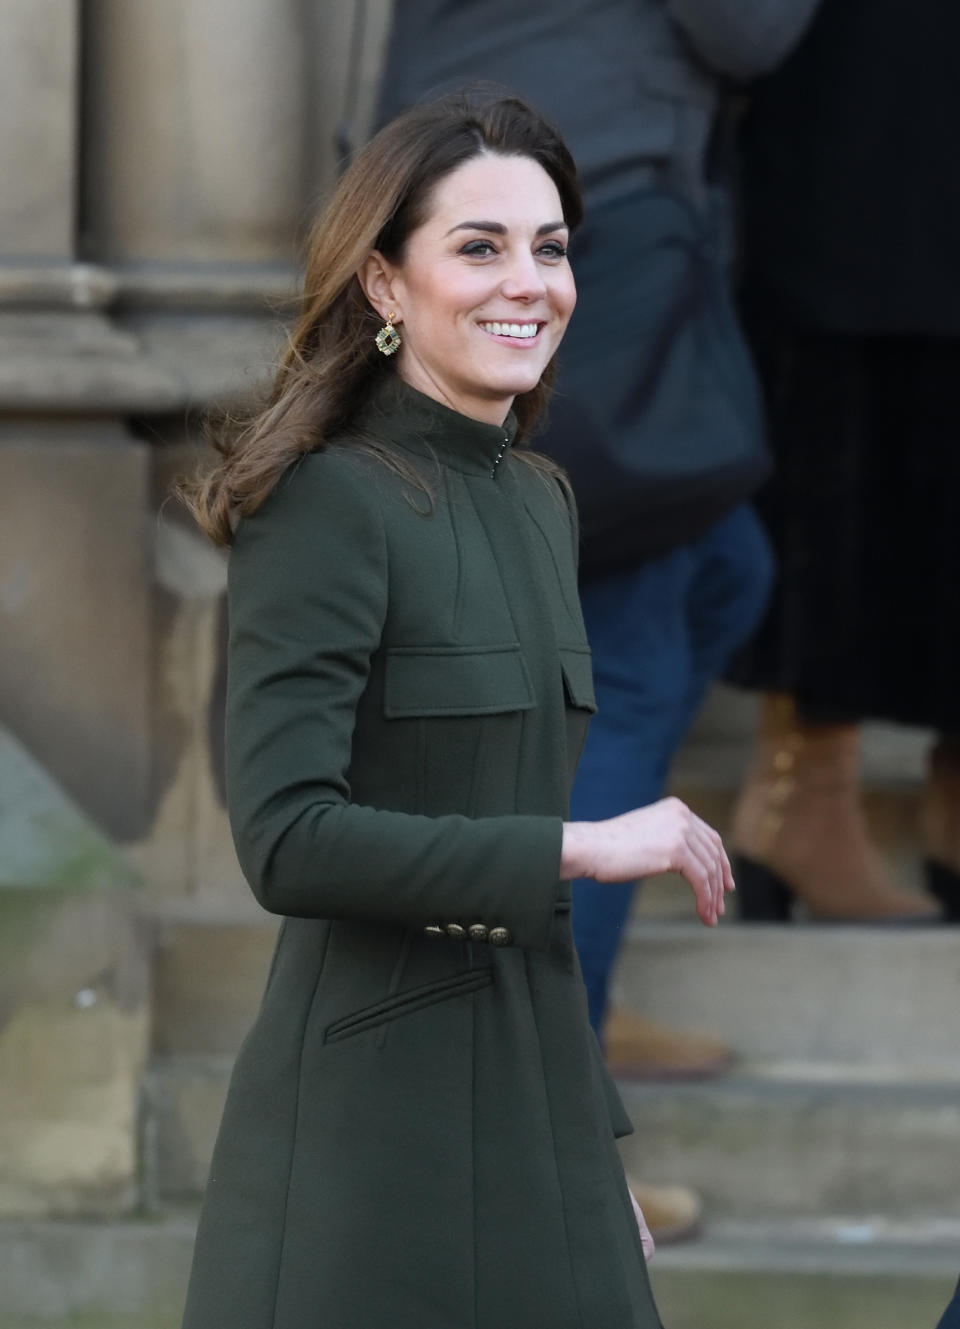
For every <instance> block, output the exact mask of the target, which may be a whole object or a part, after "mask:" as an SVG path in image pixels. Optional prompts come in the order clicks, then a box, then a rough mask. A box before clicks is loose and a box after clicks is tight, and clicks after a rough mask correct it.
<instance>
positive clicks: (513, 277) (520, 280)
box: [501, 253, 547, 302]
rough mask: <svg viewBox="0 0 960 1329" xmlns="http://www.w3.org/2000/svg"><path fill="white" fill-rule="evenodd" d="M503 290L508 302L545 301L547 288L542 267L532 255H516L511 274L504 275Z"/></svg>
mask: <svg viewBox="0 0 960 1329" xmlns="http://www.w3.org/2000/svg"><path fill="white" fill-rule="evenodd" d="M501 289H502V291H503V294H504V296H505V297H506V298H507V299H508V300H523V301H526V302H531V301H534V300H542V299H543V297H544V295H545V294H546V290H547V287H546V283H545V281H544V279H543V273H542V271H541V269H540V266H539V264H538V263H537V261H536V259H535V258H534V256H533V255H532V254H529V253H524V254H518V255H516V257H515V258H514V259H513V260H512V262H511V264H510V270H509V272H507V273H506V274H505V275H504V279H503V283H502V286H501Z"/></svg>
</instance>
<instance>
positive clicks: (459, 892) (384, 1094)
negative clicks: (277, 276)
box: [184, 370, 660, 1329]
mask: <svg viewBox="0 0 960 1329" xmlns="http://www.w3.org/2000/svg"><path fill="white" fill-rule="evenodd" d="M385 374H389V378H388V379H387V382H386V385H385V386H384V388H383V389H382V390H381V391H380V393H379V394H378V395H377V396H376V397H375V399H374V401H373V402H372V403H371V404H370V405H369V406H368V408H367V410H366V411H365V413H364V416H363V417H362V419H361V422H360V423H359V425H358V427H357V430H356V431H355V432H356V433H357V434H358V436H359V435H362V433H363V432H364V431H366V432H367V433H368V434H369V433H372V434H374V435H375V436H376V437H377V438H379V439H380V440H381V441H383V442H386V443H388V444H389V445H390V446H391V447H392V448H394V449H395V450H396V454H397V456H398V457H399V458H401V459H403V460H404V461H405V462H406V463H407V464H408V465H410V464H412V465H414V466H415V467H417V468H418V470H419V471H420V472H421V473H422V475H423V476H424V478H425V479H426V481H427V482H428V484H429V485H430V486H431V488H432V490H433V502H432V509H431V510H430V511H429V512H426V511H425V509H426V508H427V503H426V502H425V500H424V497H423V495H422V494H419V493H418V492H417V490H416V489H415V488H414V487H413V486H411V484H409V483H408V482H405V481H404V480H403V479H402V478H401V477H399V476H398V475H397V474H396V473H395V472H394V471H392V470H391V469H389V468H388V467H386V466H385V465H384V464H383V463H382V461H380V460H378V459H376V458H375V457H372V456H370V455H369V454H368V453H364V452H363V451H361V450H358V449H357V448H355V447H353V446H351V440H343V441H342V442H341V443H337V444H334V445H333V446H331V447H329V448H328V449H326V450H325V451H323V452H320V453H315V454H312V455H310V456H308V457H306V458H305V459H304V460H303V461H302V462H301V463H300V464H299V465H298V466H297V467H296V468H294V469H293V470H292V471H291V472H290V473H288V475H287V476H286V477H285V478H284V479H283V481H282V482H281V484H280V485H279V486H278V488H277V490H276V491H275V492H274V494H273V495H272V496H271V497H270V499H269V500H268V501H267V503H266V504H265V505H264V506H263V507H262V508H261V510H260V511H259V512H258V513H257V514H256V515H255V516H253V517H251V518H248V519H247V520H245V521H243V522H242V523H241V525H240V529H239V531H238V534H237V538H236V543H235V546H234V549H233V552H232V554H231V559H230V660H229V666H230V668H229V690H228V716H227V748H228V751H227V772H228V792H229V803H230V814H231V819H232V824H233V828H234V834H235V838H236V842H237V849H238V853H239V857H240V861H241V864H242V866H243V869H244V872H245V873H246V876H247V878H248V880H249V881H250V884H251V886H252V888H253V890H254V892H255V893H256V895H257V897H258V899H259V900H260V901H261V903H262V904H263V905H264V906H265V907H266V908H267V909H270V910H274V911H276V912H277V913H280V914H284V915H286V916H287V918H286V920H285V922H284V925H283V930H282V933H281V936H280V940H279V943H278V946H277V951H276V956H275V959H274V963H273V967H272V970H271V973H270V977H269V979H268V982H267V989H266V993H265V996H264V1000H263V1006H262V1009H261V1011H260V1015H259V1017H258V1019H257V1022H256V1024H255V1026H254V1028H253V1030H252V1031H251V1033H250V1034H249V1036H248V1038H247V1040H246V1042H245V1044H244V1046H243V1049H242V1051H241V1053H240V1056H239V1059H238V1062H237V1066H236V1070H235V1072H234V1077H233V1081H232V1085H231V1089H230V1095H229V1099H228V1102H227V1107H226V1111H225V1114H224V1119H223V1124H222V1127H221V1131H220V1137H219V1140H218V1143H217V1148H216V1151H215V1154H214V1159H213V1165H212V1170H211V1175H210V1181H209V1185H208V1189H207V1196H206V1201H205V1205H204V1212H203V1216H202V1220H201V1225H200V1233H199V1236H198V1240H197V1249H196V1255H195V1260H194V1270H193V1276H192V1279H191V1285H190V1293H189V1297H188V1306H187V1312H186V1318H185V1321H184V1324H185V1326H186V1327H187V1329H655V1326H658V1325H659V1323H660V1322H659V1319H658V1318H657V1314H656V1311H655V1309H654V1306H653V1302H652V1299H651V1296H650V1291H649V1287H648V1283H647V1275H646V1267H645V1264H644V1260H643V1255H642V1252H641V1248H640V1243H639V1239H638V1236H637V1232H636V1226H635V1224H634V1220H633V1215H632V1213H631V1209H630V1202H629V1197H628V1194H627V1190H626V1186H625V1183H624V1180H623V1173H622V1169H621V1166H620V1162H619V1158H618V1155H617V1150H616V1146H615V1143H614V1136H615V1135H618V1134H626V1133H627V1132H628V1131H629V1130H630V1123H629V1121H628V1119H627V1118H626V1116H625V1114H624V1111H623V1108H622V1106H621V1104H620V1101H619V1098H618V1097H617V1094H616V1091H615V1090H614V1088H613V1086H612V1085H611V1084H610V1082H609V1080H608V1079H607V1077H606V1073H605V1071H604V1069H603V1066H602V1062H601V1060H600V1056H599V1052H598V1050H597V1046H596V1041H595V1039H594V1038H593V1035H592V1033H591V1032H590V1029H589V1027H588V1024H587V1018H586V1008H585V1001H584V995H583V991H582V985H581V981H580V977H579V971H578V967H577V963H576V959H575V955H574V951H573V944H572V939H571V930H570V916H569V909H570V903H569V902H570V894H569V887H568V885H567V884H565V883H560V882H559V881H558V865H559V858H560V841H561V825H562V819H563V817H564V815H565V813H566V810H567V797H568V791H569V787H570V782H571V777H572V774H573V769H574V766H575V764H576V760H577V757H578V755H579V752H580V748H581V745H582V742H583V738H584V734H585V731H586V726H587V721H588V716H589V712H590V711H591V710H592V709H593V695H592V687H591V674H590V656H589V652H588V649H587V645H586V642H585V639H584V632H583V623H582V620H581V616H580V609H579V605H578V601H577V593H576V577H575V567H574V565H575V537H574V531H573V522H572V520H571V515H570V511H569V508H568V506H567V504H566V501H565V499H564V497H563V495H562V492H561V490H560V487H559V485H558V484H557V483H556V482H555V481H554V480H553V479H551V478H549V477H545V476H544V475H543V474H542V473H541V472H538V471H537V470H536V469H534V468H533V467H532V466H531V465H530V464H529V463H528V462H525V461H523V460H522V459H519V458H518V457H517V456H516V455H514V454H513V453H512V452H511V451H510V447H509V444H510V443H511V441H512V433H513V421H512V418H511V419H510V420H508V422H507V427H506V428H498V427H495V426H489V425H484V424H480V423H478V422H476V421H473V420H468V419H466V418H464V417H463V416H460V415H458V414H455V413H454V412H452V411H450V410H447V409H446V408H445V407H443V406H440V405H438V404H437V403H435V402H433V401H431V400H430V399H428V398H426V397H423V396H421V395H420V394H419V393H415V392H413V391H412V390H411V389H409V388H407V387H405V386H404V385H402V384H400V383H399V382H397V381H395V380H394V377H393V373H392V371H391V370H385Z"/></svg>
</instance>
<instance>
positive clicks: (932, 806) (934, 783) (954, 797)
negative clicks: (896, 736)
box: [920, 734, 960, 923]
mask: <svg viewBox="0 0 960 1329" xmlns="http://www.w3.org/2000/svg"><path fill="white" fill-rule="evenodd" d="M920 825H921V834H922V836H923V846H924V852H925V855H926V858H925V862H924V868H925V871H926V878H927V888H928V889H929V891H930V893H931V894H932V895H934V896H935V897H936V898H937V899H938V900H939V901H940V903H941V904H942V905H943V907H944V910H945V913H946V917H947V919H948V920H949V921H950V922H951V923H957V922H960V734H947V735H945V736H944V737H942V738H941V739H940V740H939V741H938V742H937V743H936V745H935V746H934V748H933V750H932V752H931V753H930V768H929V773H928V777H927V784H926V788H925V789H924V791H923V803H922V805H921V813H920Z"/></svg>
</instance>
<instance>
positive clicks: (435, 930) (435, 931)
mask: <svg viewBox="0 0 960 1329" xmlns="http://www.w3.org/2000/svg"><path fill="white" fill-rule="evenodd" d="M423 930H424V932H425V933H426V935H427V936H428V937H442V936H443V935H444V931H443V928H441V927H438V926H437V925H436V923H433V924H431V925H430V927H428V928H424V929H423Z"/></svg>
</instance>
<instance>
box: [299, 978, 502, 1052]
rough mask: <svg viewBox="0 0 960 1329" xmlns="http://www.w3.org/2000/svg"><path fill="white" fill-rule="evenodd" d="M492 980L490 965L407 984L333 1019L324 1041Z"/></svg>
mask: <svg viewBox="0 0 960 1329" xmlns="http://www.w3.org/2000/svg"><path fill="white" fill-rule="evenodd" d="M492 982H493V970H492V969H491V968H490V967H489V965H487V966H484V967H482V968H480V969H468V970H467V971H466V973H462V974H451V975H450V977H449V978H441V979H437V980H436V981H434V982H433V983H425V984H424V985H423V986H422V987H417V988H408V989H407V990H406V991H405V992H397V993H396V994H395V995H394V996H392V997H385V998H384V999H383V1000H382V1001H378V1002H374V1003H373V1005H371V1006H364V1007H363V1008H362V1009H361V1010H359V1011H354V1012H353V1013H352V1014H351V1015H345V1016H343V1018H342V1019H340V1020H334V1021H333V1023H332V1024H328V1025H327V1027H326V1029H325V1030H324V1035H323V1041H324V1043H336V1042H338V1041H339V1040H340V1039H343V1038H352V1037H353V1035H354V1034H362V1033H366V1032H367V1030H369V1029H376V1028H378V1027H379V1026H380V1025H382V1024H386V1023H387V1022H388V1021H392V1020H398V1019H400V1018H401V1017H402V1016H404V1015H413V1014H414V1012H415V1011H422V1010H424V1009H425V1008H426V1007H427V1006H435V1005H436V1004H437V1003H438V1002H441V1001H449V1000H450V999H451V998H452V997H460V996H463V995H465V994H466V993H468V992H478V991H479V990H480V989H481V988H485V987H489V986H490V984H491V983H492Z"/></svg>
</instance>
